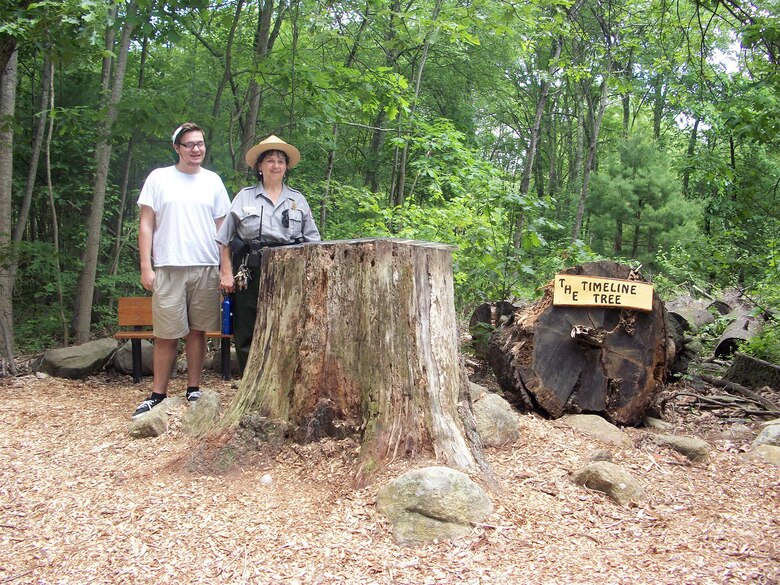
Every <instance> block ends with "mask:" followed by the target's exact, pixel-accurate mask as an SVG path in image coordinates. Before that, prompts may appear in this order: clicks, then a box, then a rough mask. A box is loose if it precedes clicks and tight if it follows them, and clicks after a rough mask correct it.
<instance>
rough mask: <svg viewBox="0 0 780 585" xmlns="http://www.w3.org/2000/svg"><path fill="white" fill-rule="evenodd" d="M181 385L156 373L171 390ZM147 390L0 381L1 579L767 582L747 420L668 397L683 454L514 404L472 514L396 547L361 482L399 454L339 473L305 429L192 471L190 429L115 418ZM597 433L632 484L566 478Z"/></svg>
mask: <svg viewBox="0 0 780 585" xmlns="http://www.w3.org/2000/svg"><path fill="white" fill-rule="evenodd" d="M184 384H185V381H184V380H183V379H181V378H178V379H174V380H173V382H172V392H173V393H177V392H178V393H182V391H183V390H182V389H183V386H184ZM204 385H207V386H209V387H211V388H215V389H216V390H217V391H218V392H220V394H221V396H222V398H223V406H224V405H225V401H226V400H228V399H229V397H230V395H231V394H232V393H233V392H234V390H231V387H230V384H229V383H227V382H222V381H221V380H219V379H218V378H216V377H210V378H209V379H208V381H207V384H204ZM149 391H150V380H145V381H144V382H143V383H142V384H140V385H133V384H132V383H130V379H129V378H128V377H119V376H115V375H113V374H106V375H104V376H98V377H95V378H91V379H89V380H87V381H69V380H62V379H54V378H48V379H43V380H39V379H36V378H35V377H34V376H25V377H21V378H16V379H9V378H5V379H2V380H0V584H4V583H14V584H18V583H41V584H54V583H58V584H59V583H78V584H82V583H92V584H95V583H133V584H145V583H150V584H151V583H187V584H196V583H204V584H205V583H208V584H219V583H231V584H233V583H258V584H260V583H262V584H265V583H285V584H296V583H301V584H303V583H306V584H311V583H323V584H329V583H354V584H373V583H377V584H391V583H392V584H402V583H409V584H439V583H442V584H444V583H447V584H449V583H466V584H494V583H506V584H515V583H517V584H520V583H523V584H525V583H544V584H556V583H567V584H569V583H588V584H602V583H603V584H607V583H609V584H621V583H635V582H641V583H675V584H681V583H690V584H700V583H778V582H779V581H780V468H777V467H772V466H771V465H769V464H768V463H763V462H752V461H747V460H746V459H745V458H744V457H743V453H742V451H743V450H744V448H745V447H746V446H747V445H749V444H750V442H751V441H752V439H753V438H754V437H755V436H756V434H757V433H758V431H759V430H760V428H759V423H758V422H750V421H748V422H747V423H744V422H741V423H735V422H729V421H726V420H723V419H721V418H717V417H715V416H713V415H712V414H711V413H708V412H704V411H698V410H696V409H693V408H691V409H686V408H681V409H679V410H678V412H677V414H676V420H674V421H672V422H673V423H674V424H675V425H676V428H675V433H677V434H683V435H690V436H698V437H700V438H702V439H705V440H707V441H708V442H710V444H712V445H713V446H715V448H716V449H715V452H714V454H713V457H712V460H711V461H710V462H709V463H707V464H704V465H700V464H690V463H688V462H687V461H685V460H683V459H682V458H681V457H680V456H677V455H676V454H675V453H673V452H671V451H665V450H663V449H659V448H658V447H653V446H651V445H647V443H646V442H643V441H642V440H641V436H642V434H643V433H646V432H648V431H646V430H644V429H632V428H629V429H626V432H628V433H629V435H631V436H632V438H634V439H635V445H639V446H638V447H635V448H631V449H626V450H618V449H610V448H609V446H607V445H603V444H600V443H598V442H597V441H595V440H593V439H589V438H587V437H585V436H584V435H582V434H580V433H578V432H577V431H574V430H572V429H571V428H569V427H567V426H566V425H565V424H563V423H562V422H560V421H549V420H543V419H541V418H539V417H538V416H535V415H529V414H522V415H519V416H520V417H521V421H522V429H523V431H522V437H521V439H520V441H519V442H518V443H517V444H516V445H513V446H511V447H507V448H503V449H489V450H488V451H487V457H488V459H489V461H490V463H491V465H492V466H493V470H494V473H495V477H496V479H497V482H498V486H499V490H498V491H496V490H492V491H489V494H490V497H491V499H492V500H493V503H494V506H495V512H494V514H493V516H492V517H491V518H490V520H489V522H488V523H486V524H485V525H481V526H475V527H474V528H473V530H472V532H471V535H470V536H469V537H467V538H464V539H462V540H459V541H456V542H438V543H431V544H427V545H424V546H418V547H410V548H407V547H400V546H398V545H396V544H395V543H394V542H393V539H392V536H391V531H390V527H389V526H388V524H387V522H386V520H385V519H384V518H383V517H382V516H381V515H379V514H378V513H377V511H376V509H375V507H374V499H375V496H376V493H377V491H378V489H379V488H380V487H381V486H382V485H383V484H384V483H385V482H386V481H387V480H389V479H391V478H393V477H396V476H398V475H399V474H401V473H402V472H404V471H406V470H408V469H410V468H411V466H410V464H409V463H408V462H403V461H399V462H394V463H393V464H391V466H390V467H389V468H387V469H384V470H382V471H381V472H380V473H378V474H377V475H376V477H375V480H374V481H373V482H372V483H371V484H370V485H368V486H366V487H363V488H360V489H356V488H355V487H354V486H353V484H352V478H353V475H354V472H355V460H356V455H357V451H356V449H357V446H356V444H355V443H353V442H351V441H349V440H345V441H323V442H320V443H316V444H309V445H294V446H289V447H286V448H284V449H283V450H282V451H281V453H276V454H274V455H273V456H267V457H262V456H258V457H257V460H256V461H255V462H254V463H253V465H251V466H247V467H244V468H240V469H235V470H232V471H231V472H229V473H227V474H226V475H222V476H206V475H199V474H194V473H192V472H187V471H184V470H183V468H182V466H181V465H180V462H181V461H182V458H183V457H186V454H187V452H188V451H190V450H192V449H195V448H197V441H194V440H193V439H191V438H188V437H186V436H185V435H183V434H182V433H180V432H179V429H178V428H176V425H171V428H170V430H169V432H168V433H167V434H166V435H164V436H161V437H157V438H154V439H144V440H133V439H132V438H131V437H130V436H129V435H128V432H127V430H128V426H129V423H130V419H129V415H130V413H131V412H132V410H133V409H134V408H135V406H136V405H137V404H138V402H140V401H141V400H143V399H144V398H145V397H146V396H147V395H148V393H149ZM604 450H609V451H611V453H612V460H613V462H615V463H616V464H618V465H620V466H622V467H624V468H625V469H627V470H628V471H630V472H631V473H632V474H634V475H635V476H636V477H638V478H639V479H640V481H641V482H642V483H643V485H644V486H645V489H646V490H647V492H648V499H647V501H645V502H642V503H640V504H638V505H635V506H629V507H620V506H617V505H616V504H614V503H613V502H612V501H610V500H609V499H608V498H607V497H606V496H605V495H604V494H601V493H599V492H594V491H589V490H587V489H585V488H582V487H578V486H576V485H574V484H573V483H572V482H571V480H570V478H569V475H570V473H571V472H573V471H574V470H576V469H579V468H580V467H583V466H584V465H586V464H587V463H589V462H590V461H591V460H592V458H593V457H594V455H596V454H599V452H603V451H604ZM599 456H603V453H600V455H599ZM431 463H433V462H421V461H417V462H415V463H414V466H416V467H417V466H423V465H425V464H431ZM266 475H270V478H271V480H272V481H271V482H270V483H268V482H267V479H266V480H265V481H261V479H262V478H263V477H264V476H266ZM475 479H477V478H475ZM485 487H486V489H490V488H489V487H488V486H485Z"/></svg>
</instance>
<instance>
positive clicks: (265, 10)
mask: <svg viewBox="0 0 780 585" xmlns="http://www.w3.org/2000/svg"><path fill="white" fill-rule="evenodd" d="M260 5H261V8H260V13H259V15H258V20H257V29H256V31H255V45H254V51H255V52H254V63H253V67H252V71H251V73H252V75H251V77H250V79H249V86H248V87H247V92H246V102H247V103H248V104H249V109H248V110H247V112H246V118H245V120H244V128H243V132H242V135H241V148H240V150H239V152H238V156H236V158H235V169H236V170H237V171H245V170H246V161H244V158H245V156H246V153H247V152H249V149H250V148H252V145H253V144H254V142H255V131H256V128H257V118H258V114H259V112H260V104H261V102H262V87H261V86H260V84H259V83H258V82H257V70H258V69H259V67H260V63H262V62H263V61H264V60H265V59H266V58H267V57H268V55H269V54H270V53H271V51H272V50H273V46H274V42H275V41H276V37H277V36H278V34H279V29H280V28H281V26H282V21H283V20H284V15H285V13H286V11H287V7H286V6H285V3H284V0H282V2H280V3H279V13H278V15H277V17H276V21H275V24H274V27H273V30H272V29H271V21H272V16H273V13H274V0H261V1H260Z"/></svg>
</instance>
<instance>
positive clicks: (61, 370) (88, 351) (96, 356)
mask: <svg viewBox="0 0 780 585" xmlns="http://www.w3.org/2000/svg"><path fill="white" fill-rule="evenodd" d="M116 346H117V342H116V340H115V339H112V338H110V337H109V338H106V339H98V340H97V341H90V342H88V343H84V344H82V345H73V346H70V347H63V348H59V349H50V350H49V351H47V352H46V353H45V354H44V356H43V360H42V361H41V366H40V369H41V371H43V372H45V373H47V374H49V375H51V376H56V377H58V378H72V379H74V380H80V379H83V378H86V377H87V376H91V375H92V374H95V373H97V372H99V371H101V370H102V369H103V368H104V367H105V365H106V364H107V363H108V360H110V359H111V357H112V356H113V355H114V352H115V351H116Z"/></svg>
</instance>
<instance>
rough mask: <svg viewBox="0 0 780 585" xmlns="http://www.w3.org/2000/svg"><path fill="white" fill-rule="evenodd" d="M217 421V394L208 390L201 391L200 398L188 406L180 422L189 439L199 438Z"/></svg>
mask: <svg viewBox="0 0 780 585" xmlns="http://www.w3.org/2000/svg"><path fill="white" fill-rule="evenodd" d="M218 419H219V394H217V393H216V392H215V391H214V390H211V389H209V388H203V389H201V396H200V398H199V399H198V400H197V401H196V402H193V403H191V404H190V407H189V408H188V409H187V413H186V414H185V415H184V419H183V420H182V431H184V432H185V433H186V434H188V435H190V436H191V437H201V436H203V435H204V434H205V433H206V431H208V430H209V429H210V428H211V427H212V426H213V425H214V423H215V422H217V420H218Z"/></svg>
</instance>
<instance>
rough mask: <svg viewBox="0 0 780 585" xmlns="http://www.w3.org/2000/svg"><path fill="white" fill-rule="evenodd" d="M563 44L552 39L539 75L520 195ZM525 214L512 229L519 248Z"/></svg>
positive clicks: (525, 188) (525, 185)
mask: <svg viewBox="0 0 780 585" xmlns="http://www.w3.org/2000/svg"><path fill="white" fill-rule="evenodd" d="M562 45H563V39H561V38H557V39H554V40H553V41H552V48H551V51H550V53H551V55H550V61H549V64H548V66H547V75H543V76H542V77H541V81H540V82H539V98H538V99H537V100H536V113H535V114H534V123H533V125H532V126H531V128H530V132H529V140H528V147H527V149H526V154H525V164H524V165H523V173H522V175H521V177H520V197H521V198H522V197H525V196H526V195H528V191H529V189H530V186H531V171H532V169H533V168H534V162H535V161H536V153H537V150H538V147H539V135H540V130H541V127H542V116H543V114H544V110H545V108H546V107H547V98H548V96H549V95H550V85H551V80H553V79H554V78H555V72H556V70H557V69H558V67H559V65H558V58H559V57H560V56H561V46H562ZM524 220H525V216H524V214H523V213H522V212H521V213H518V216H517V219H516V220H515V230H514V242H513V244H514V248H515V250H518V251H519V250H520V248H521V245H522V241H523V224H524Z"/></svg>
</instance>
